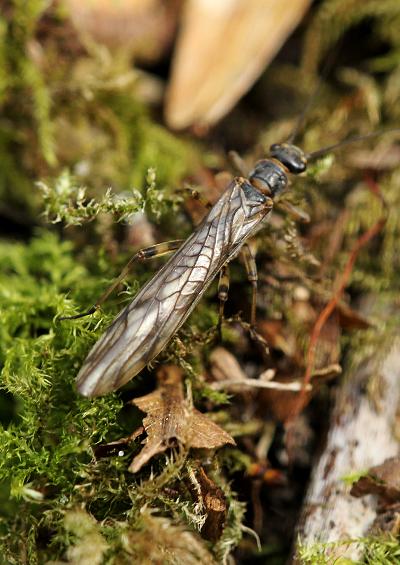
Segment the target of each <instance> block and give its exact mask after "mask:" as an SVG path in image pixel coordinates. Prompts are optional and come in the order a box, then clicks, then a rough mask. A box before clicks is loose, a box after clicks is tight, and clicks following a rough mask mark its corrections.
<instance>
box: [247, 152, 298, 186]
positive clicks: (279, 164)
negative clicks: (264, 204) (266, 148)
mask: <svg viewBox="0 0 400 565" xmlns="http://www.w3.org/2000/svg"><path fill="white" fill-rule="evenodd" d="M270 155H271V158H269V159H262V160H261V161H258V163H256V166H255V167H254V169H253V170H252V171H251V173H250V175H249V180H250V182H251V184H252V185H253V186H255V187H256V188H258V189H259V190H261V191H262V192H265V193H267V194H270V195H271V196H272V197H274V196H275V195H276V194H279V193H280V192H281V191H282V190H284V189H285V188H286V186H287V184H288V176H287V173H292V174H295V175H298V174H299V173H302V172H303V171H305V170H306V168H307V160H306V157H305V155H304V152H303V151H302V150H301V149H300V148H299V147H297V146H296V145H292V144H290V143H275V144H273V145H271V147H270Z"/></svg>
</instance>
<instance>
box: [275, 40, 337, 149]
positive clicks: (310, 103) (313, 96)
mask: <svg viewBox="0 0 400 565" xmlns="http://www.w3.org/2000/svg"><path fill="white" fill-rule="evenodd" d="M340 43H341V40H339V42H338V43H337V44H336V49H335V51H333V52H331V54H330V56H329V57H328V58H327V59H326V60H325V63H324V66H323V69H322V72H321V74H320V75H319V79H318V83H317V86H316V87H315V89H314V92H313V93H312V94H311V96H309V98H308V102H307V104H306V105H305V107H304V108H303V110H302V112H301V114H300V115H299V117H298V118H297V121H296V125H295V126H294V128H293V131H292V133H291V134H290V135H289V137H288V138H287V140H286V143H293V142H294V140H295V139H296V137H297V136H298V134H299V132H300V130H301V129H302V127H303V126H304V122H305V118H306V115H307V114H308V112H309V111H310V108H312V106H313V104H314V102H315V100H316V99H317V96H318V94H319V93H320V92H321V89H322V85H323V82H324V80H325V79H326V77H327V76H328V73H329V71H330V70H331V69H332V67H333V63H334V62H335V60H336V59H337V55H338V52H339V50H340Z"/></svg>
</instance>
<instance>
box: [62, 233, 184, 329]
mask: <svg viewBox="0 0 400 565" xmlns="http://www.w3.org/2000/svg"><path fill="white" fill-rule="evenodd" d="M182 243H183V240H182V239H175V240H172V241H165V242H163V243H157V244H156V245H151V246H150V247H145V248H144V249H140V250H139V251H138V252H137V253H135V255H133V257H131V258H130V259H129V261H128V263H127V264H126V265H125V267H124V268H123V269H122V271H121V273H120V274H119V275H118V277H117V278H116V279H115V280H114V282H113V283H112V284H111V286H109V287H108V288H107V290H106V291H105V292H104V293H103V294H102V295H101V296H100V298H99V299H98V300H97V301H96V303H95V304H94V305H93V306H92V307H91V308H89V310H87V311H86V312H83V313H82V314H76V315H75V316H63V317H61V318H59V320H77V319H78V318H84V317H85V316H90V315H91V314H94V312H96V310H97V309H98V308H99V307H100V306H101V305H102V304H103V302H105V301H106V300H107V298H108V297H109V296H110V294H112V292H114V290H115V289H116V288H117V286H118V285H119V284H120V283H121V282H122V281H123V280H124V279H125V278H126V277H127V275H128V274H129V271H130V269H131V267H132V265H133V264H134V263H135V262H136V261H144V260H145V259H150V258H152V257H161V255H165V254H166V253H171V252H172V251H175V250H176V249H178V248H179V247H180V246H181V245H182Z"/></svg>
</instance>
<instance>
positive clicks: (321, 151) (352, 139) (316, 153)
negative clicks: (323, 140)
mask: <svg viewBox="0 0 400 565" xmlns="http://www.w3.org/2000/svg"><path fill="white" fill-rule="evenodd" d="M384 133H400V128H393V129H383V130H382V129H381V130H377V131H373V132H371V133H367V134H366V135H353V136H352V137H348V138H347V139H342V141H339V142H338V143H334V144H333V145H328V146H327V147H323V148H322V149H318V150H317V151H313V152H312V153H307V154H306V156H305V157H306V159H307V161H309V160H312V159H318V157H322V156H323V155H326V154H327V153H330V152H331V151H335V150H336V149H339V148H340V147H344V146H345V145H350V143H357V142H358V141H364V140H365V139H371V138H373V137H378V136H379V135H383V134H384Z"/></svg>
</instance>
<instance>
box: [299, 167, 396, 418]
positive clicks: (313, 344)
mask: <svg viewBox="0 0 400 565" xmlns="http://www.w3.org/2000/svg"><path fill="white" fill-rule="evenodd" d="M365 181H366V183H367V185H368V188H369V189H370V190H371V192H372V193H373V194H374V196H376V197H377V198H379V200H380V201H381V202H382V204H383V206H384V213H383V215H382V217H381V218H380V219H379V220H378V221H377V222H376V223H375V224H374V225H373V226H372V227H370V228H369V229H368V230H367V231H366V232H364V233H363V234H362V235H361V236H360V237H359V239H358V240H357V241H356V243H355V245H354V247H353V249H352V251H351V253H350V255H349V258H348V259H347V263H346V266H345V268H344V271H343V273H342V275H341V276H340V278H339V286H338V288H337V290H336V292H335V294H334V295H333V296H332V298H331V300H330V301H329V302H328V304H327V305H326V306H325V308H323V310H322V311H321V313H320V314H319V316H318V318H317V321H316V322H315V324H314V327H313V330H312V333H311V337H310V343H309V346H308V351H307V365H306V370H305V373H304V377H303V388H302V390H301V392H300V394H299V396H298V399H297V402H296V403H295V406H294V408H293V410H292V412H291V414H290V415H289V418H288V421H291V420H293V419H294V418H295V417H296V416H297V415H298V414H299V413H300V411H301V409H302V406H303V403H304V400H305V394H306V391H307V389H306V387H307V386H308V385H309V383H310V380H311V378H312V371H313V366H314V362H315V354H316V349H317V343H318V339H319V336H320V334H321V331H322V328H323V327H324V325H325V323H326V322H327V320H328V318H329V317H330V315H331V314H332V312H333V311H334V310H335V308H336V306H337V304H338V302H339V300H340V299H341V297H342V295H343V292H344V290H345V288H346V286H347V284H348V281H349V278H350V275H351V273H352V271H353V267H354V263H355V261H356V259H357V256H358V254H359V252H360V250H361V249H362V247H364V246H365V245H366V244H367V243H368V242H369V241H370V240H371V239H372V238H373V237H375V236H376V235H378V233H380V232H381V231H382V229H383V227H384V226H385V224H386V221H387V214H388V208H387V203H386V201H385V199H384V198H383V195H382V193H381V191H380V189H379V186H378V185H377V184H376V183H375V182H374V181H373V180H372V178H371V177H369V176H368V177H366V178H365Z"/></svg>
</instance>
